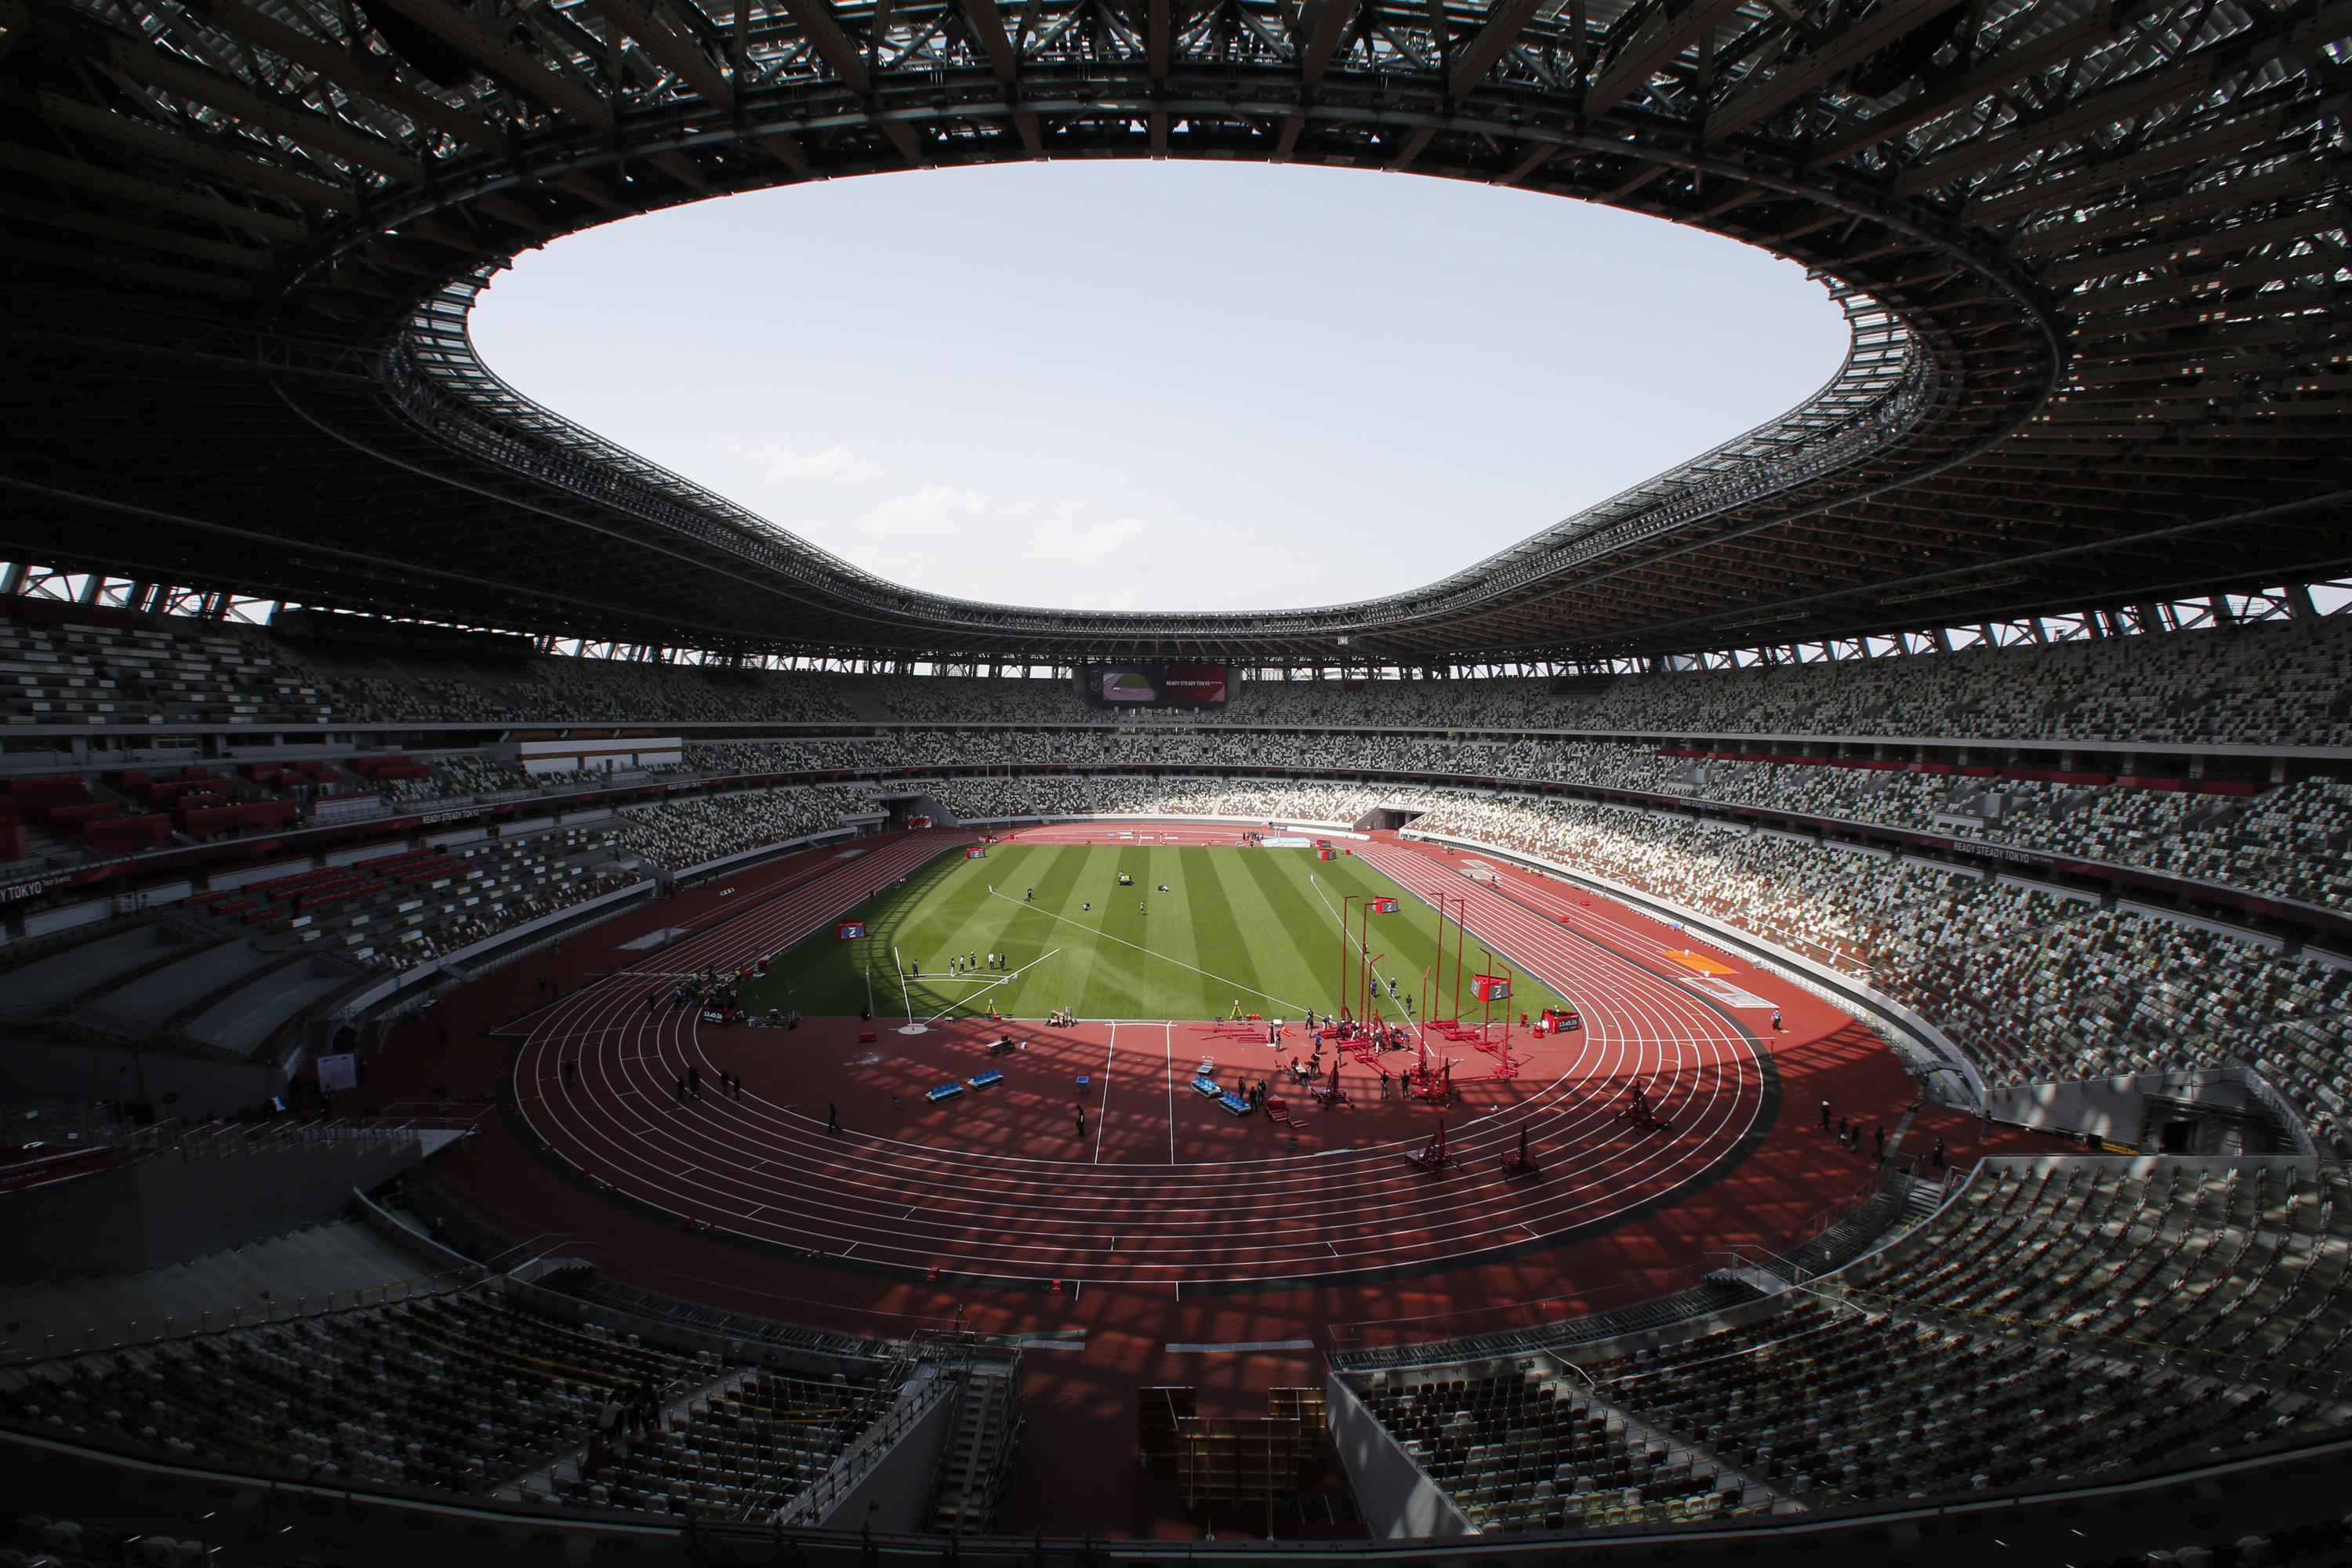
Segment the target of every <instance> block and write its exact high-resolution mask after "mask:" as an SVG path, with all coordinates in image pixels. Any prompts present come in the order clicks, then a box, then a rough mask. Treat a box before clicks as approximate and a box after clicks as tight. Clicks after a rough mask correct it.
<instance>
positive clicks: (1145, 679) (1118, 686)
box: [1095, 668, 1160, 706]
mask: <svg viewBox="0 0 2352 1568" xmlns="http://www.w3.org/2000/svg"><path fill="white" fill-rule="evenodd" d="M1096 674H1097V679H1099V681H1100V684H1099V685H1097V687H1096V688H1095V694H1096V695H1097V697H1099V698H1100V699H1101V700H1103V701H1105V702H1110V703H1117V704H1121V705H1124V704H1128V703H1142V704H1145V705H1147V706H1149V705H1150V704H1152V703H1156V702H1158V701H1159V700H1160V682H1159V680H1158V679H1156V678H1155V677H1154V675H1153V673H1152V672H1151V671H1150V670H1149V669H1143V668H1124V669H1104V670H1097V672H1096Z"/></svg>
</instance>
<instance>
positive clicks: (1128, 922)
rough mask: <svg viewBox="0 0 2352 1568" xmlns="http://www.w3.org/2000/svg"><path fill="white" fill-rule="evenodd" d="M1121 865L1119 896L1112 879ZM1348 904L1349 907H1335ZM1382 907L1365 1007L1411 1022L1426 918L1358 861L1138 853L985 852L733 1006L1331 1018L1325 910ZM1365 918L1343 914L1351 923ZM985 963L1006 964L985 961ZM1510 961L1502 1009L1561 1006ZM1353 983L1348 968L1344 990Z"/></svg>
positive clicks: (787, 957) (1451, 933)
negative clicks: (1387, 990) (1379, 990)
mask: <svg viewBox="0 0 2352 1568" xmlns="http://www.w3.org/2000/svg"><path fill="white" fill-rule="evenodd" d="M1122 871H1124V872H1127V873H1129V875H1130V876H1132V877H1133V878H1134V879H1135V885H1134V886H1133V887H1122V886H1120V885H1119V883H1118V874H1119V873H1120V872H1122ZM1163 883H1164V884H1166V886H1167V889H1168V890H1167V891H1166V892H1164V893H1163V892H1161V891H1160V886H1161V884H1163ZM1351 893H1352V894H1355V895H1357V901H1356V903H1355V904H1354V905H1353V906H1346V905H1345V904H1344V900H1346V899H1347V897H1348V895H1349V894H1351ZM1382 897H1386V898H1393V899H1395V900H1397V906H1398V908H1397V912H1396V913H1394V914H1388V915H1377V914H1376V915H1374V916H1372V917H1371V921H1370V937H1369V939H1368V940H1369V942H1370V948H1371V951H1372V952H1373V954H1374V955H1375V957H1374V963H1373V973H1374V974H1375V975H1377V976H1378V977H1379V978H1381V980H1383V981H1391V980H1392V981H1393V982H1394V983H1395V986H1396V991H1397V994H1396V996H1395V997H1394V998H1393V999H1391V998H1389V997H1387V996H1385V995H1383V996H1382V997H1381V998H1380V999H1379V1000H1378V1001H1377V1003H1376V1005H1377V1006H1378V1008H1379V1012H1380V1016H1382V1017H1385V1018H1389V1019H1396V1018H1399V1017H1401V1016H1403V1015H1404V1013H1405V1008H1406V1005H1407V1003H1408V1002H1410V1004H1411V1009H1412V1016H1413V1017H1416V1018H1420V1017H1426V1016H1433V1015H1432V1014H1431V1011H1430V1004H1431V1002H1432V1000H1433V999H1432V998H1431V997H1430V996H1429V995H1428V994H1427V987H1426V983H1425V982H1424V979H1423V971H1424V970H1425V969H1427V968H1429V967H1430V966H1432V965H1433V964H1434V963H1436V960H1437V952H1438V924H1437V912H1436V910H1433V909H1432V908H1431V907H1430V906H1429V905H1428V904H1426V903H1423V901H1422V900H1419V899H1416V898H1414V897H1413V896H1412V894H1410V893H1407V892H1405V891H1404V889H1402V888H1400V887H1398V886H1397V885H1396V884H1395V883H1394V882H1392V881H1391V880H1390V879H1388V878H1387V877H1384V876H1382V875H1381V873H1380V872H1378V871H1375V870H1373V869H1372V868H1370V867H1369V866H1367V865H1365V864H1364V863H1363V862H1362V861H1360V860H1358V859H1355V858H1352V857H1341V858H1338V859H1334V860H1318V859H1317V858H1315V853H1314V851H1313V850H1311V849H1263V848H1239V847H1233V848H1225V847H1213V848H1212V847H1173V846H1142V845H996V846H992V847H991V848H990V849H989V852H988V854H987V856H986V857H985V858H982V859H977V860H968V859H965V858H963V857H962V856H961V855H958V854H950V855H949V856H945V857H942V858H940V859H938V860H935V861H933V862H931V863H930V864H929V865H928V866H926V867H924V868H922V869H921V870H919V871H918V872H916V873H915V874H914V875H913V876H911V877H909V878H908V879H907V881H906V884H905V885H904V886H903V887H896V888H892V889H888V890H887V891H886V892H885V893H883V894H882V895H880V896H879V897H877V898H876V899H874V900H870V901H869V902H868V903H866V905H865V906H863V907H862V908H860V909H858V910H855V911H852V912H851V913H850V914H849V915H846V916H845V917H844V918H845V919H857V920H863V921H865V922H866V936H865V937H864V938H863V939H861V940H855V941H850V942H840V941H836V940H835V937H834V934H833V931H832V928H831V927H830V926H827V928H826V929H824V930H823V931H819V932H818V933H817V934H816V935H815V936H814V937H811V938H810V939H809V940H807V941H805V942H802V943H801V944H799V945H798V946H797V947H794V948H793V949H792V950H791V951H790V952H787V953H785V954H784V955H783V956H782V959H781V960H780V961H779V962H778V963H774V964H772V966H771V967H770V970H769V973H768V974H767V976H766V978H764V979H763V980H761V981H758V982H756V983H754V984H751V985H750V986H748V987H746V994H745V1002H746V1004H747V1005H749V1006H750V1007H751V1008H752V1009H753V1010H755V1011H764V1010H766V1009H768V1008H771V1007H773V1008H797V1009H798V1010H799V1011H800V1012H802V1013H803V1014H806V1015H809V1016H849V1015H855V1014H856V1012H857V1010H858V1009H859V1008H860V1007H861V1006H863V1005H866V1000H867V997H868V995H869V994H870V995H871V997H872V1004H873V1008H874V1012H875V1014H876V1015H877V1016H880V1017H885V1018H888V1017H903V1016H908V1014H911V1015H912V1016H914V1017H916V1018H918V1019H931V1018H937V1017H941V1016H946V1017H973V1016H981V1017H985V1016H987V1014H988V1010H989V1008H990V1007H991V1006H992V1005H993V1006H994V1007H995V1008H996V1010H997V1011H998V1012H999V1013H1002V1014H1003V1016H1005V1017H1007V1018H1043V1017H1045V1016H1046V1015H1047V1014H1048V1013H1051V1012H1054V1011H1055V1010H1056V1009H1064V1008H1066V1009H1067V1010H1068V1011H1070V1012H1071V1013H1074V1014H1076V1016H1079V1017H1081V1018H1118V1019H1127V1018H1136V1019H1143V1018H1150V1019H1163V1018H1222V1017H1224V1016H1226V1015H1227V1014H1229V1013H1230V1012H1231V1011H1232V1010H1233V1006H1234V1003H1235V1002H1239V1003H1240V1004H1241V1010H1242V1011H1243V1012H1244V1013H1258V1014H1263V1015H1265V1016H1269V1017H1278V1018H1293V1019H1295V1018H1298V1017H1300V1016H1303V1015H1304V1014H1305V1012H1306V1011H1307V1009H1308V1008H1310V1007H1311V1008H1313V1009H1314V1010H1315V1012H1316V1013H1317V1014H1318V1015H1322V1014H1327V1013H1332V1012H1335V1011H1337V1010H1338V1009H1339V1005H1340V997H1339V985H1340V977H1339V963H1340V953H1341V949H1342V946H1343V939H1342V938H1341V936H1340V931H1339V911H1340V910H1341V909H1342V908H1343V907H1349V908H1351V909H1352V910H1361V909H1362V908H1363V903H1364V900H1366V899H1367V898H1382ZM1139 904H1140V905H1141V906H1142V908H1141V909H1140V910H1139V908H1138V905H1139ZM1361 923H1362V916H1361V915H1360V914H1353V915H1351V918H1350V920H1349V929H1350V930H1353V929H1355V928H1356V927H1357V926H1359V925H1360V924H1361ZM1459 941H1460V933H1459V931H1457V930H1456V929H1455V928H1454V926H1453V925H1452V924H1450V923H1449V924H1448V925H1447V927H1446V929H1445V936H1444V942H1445V962H1444V969H1445V976H1444V982H1443V984H1442V987H1441V996H1440V998H1438V999H1437V1005H1438V1011H1437V1013H1436V1015H1434V1016H1451V1015H1452V1012H1453V1004H1452V992H1453V989H1454V951H1455V948H1456V945H1457V943H1458V942H1459ZM1479 942H1480V939H1479V936H1478V933H1477V931H1475V929H1474V930H1473V931H1471V933H1470V939H1469V945H1468V946H1467V947H1466V948H1465V949H1464V952H1465V962H1464V963H1463V965H1462V992H1463V998H1464V1001H1463V1016H1464V1017H1465V1018H1475V1017H1476V1016H1478V1014H1479V1003H1478V1002H1477V1000H1476V998H1475V995H1473V994H1472V987H1471V983H1470V976H1471V974H1472V973H1474V972H1475V970H1476V969H1477V968H1478V966H1479V963H1480V959H1479ZM1486 946H1487V948H1488V949H1489V951H1493V952H1495V955H1496V959H1497V961H1498V962H1500V963H1508V962H1510V961H1509V960H1508V958H1507V955H1506V954H1504V953H1503V952H1501V951H1499V950H1497V949H1495V948H1494V944H1493V943H1491V942H1488V943H1486ZM992 952H1002V953H1004V954H1006V955H1007V956H1008V958H1009V961H1010V962H1009V967H1008V968H1007V969H1005V970H1003V971H996V970H991V969H988V968H986V967H984V965H985V963H986V955H987V954H989V953H992ZM968 953H979V954H981V955H982V965H983V967H982V968H980V969H979V970H977V971H976V972H974V973H969V974H961V973H954V974H951V973H950V972H949V970H950V960H951V959H960V958H962V957H963V956H964V955H966V954H968ZM1514 967H1517V982H1516V984H1515V987H1514V994H1513V997H1512V1001H1511V1006H1512V1008H1513V1010H1514V1011H1516V1012H1525V1013H1529V1014H1532V1013H1534V1012H1535V1011H1536V1010H1537V1009H1538V1008H1542V1007H1548V1006H1558V1005H1559V1004H1560V998H1559V996H1557V995H1556V994H1553V993H1552V992H1551V991H1549V990H1548V989H1547V988H1546V987H1545V986H1544V985H1543V984H1541V983H1540V982H1538V980H1536V978H1535V977H1534V976H1533V975H1530V974H1528V973H1527V971H1526V970H1525V969H1524V968H1523V967H1518V966H1516V965H1514ZM1357 984H1359V982H1358V981H1357V979H1356V973H1355V965H1354V963H1353V961H1352V960H1351V961H1350V963H1349V989H1350V990H1351V991H1352V990H1353V989H1355V987H1356V985H1357ZM1350 1006H1351V1008H1352V1006H1353V1003H1352V1001H1351V1003H1350Z"/></svg>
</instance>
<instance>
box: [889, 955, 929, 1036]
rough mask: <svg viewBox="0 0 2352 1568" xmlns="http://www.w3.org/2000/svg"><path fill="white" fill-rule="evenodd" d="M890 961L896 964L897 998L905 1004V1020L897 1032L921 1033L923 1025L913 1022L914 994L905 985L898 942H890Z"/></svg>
mask: <svg viewBox="0 0 2352 1568" xmlns="http://www.w3.org/2000/svg"><path fill="white" fill-rule="evenodd" d="M890 962H891V963H895V964H897V965H898V999H899V1000H900V1001H901V1002H904V1003H905V1004H906V1005H907V1022H906V1025H905V1026H904V1027H902V1028H901V1029H899V1031H898V1032H899V1033H900V1034H902V1035H919V1034H922V1033H924V1032H925V1031H924V1028H923V1026H921V1025H920V1024H918V1023H917V1022H915V994H914V993H913V992H912V991H911V990H909V989H908V986H907V965H906V963H905V961H904V960H902V959H901V958H899V956H898V943H897V942H892V943H891V944H890Z"/></svg>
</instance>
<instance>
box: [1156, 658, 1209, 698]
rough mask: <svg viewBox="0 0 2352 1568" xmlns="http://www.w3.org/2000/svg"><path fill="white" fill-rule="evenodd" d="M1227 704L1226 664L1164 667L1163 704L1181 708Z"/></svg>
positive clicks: (1162, 670)
mask: <svg viewBox="0 0 2352 1568" xmlns="http://www.w3.org/2000/svg"><path fill="white" fill-rule="evenodd" d="M1224 700H1225V667H1224V666H1223V665H1222V664H1163V665H1161V666H1160V701H1162V702H1165V703H1169V704H1171V705H1172V706H1176V707H1181V708H1208V707H1215V706H1218V705H1220V704H1222V703H1223V701H1224Z"/></svg>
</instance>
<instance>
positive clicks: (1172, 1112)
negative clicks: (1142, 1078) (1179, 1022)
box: [1165, 1018, 1176, 1165]
mask: <svg viewBox="0 0 2352 1568" xmlns="http://www.w3.org/2000/svg"><path fill="white" fill-rule="evenodd" d="M1165 1027H1166V1029H1167V1031H1168V1163H1170V1164H1171V1165H1173V1164H1174V1163H1176V1023H1175V1020H1174V1019H1172V1018H1171V1019H1170V1020H1169V1022H1168V1023H1167V1024H1166V1025H1165Z"/></svg>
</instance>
